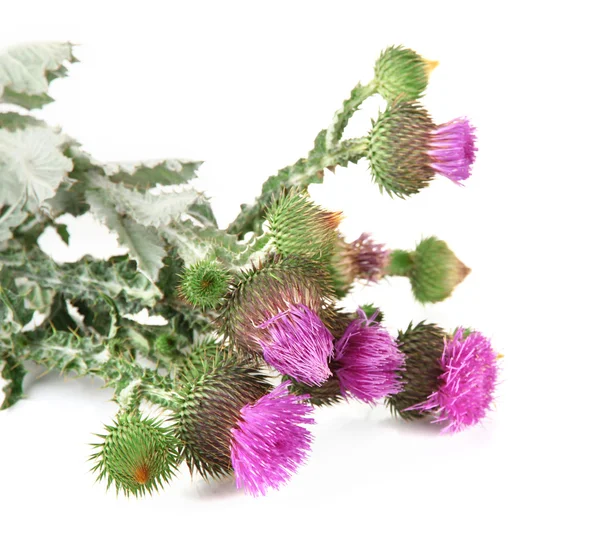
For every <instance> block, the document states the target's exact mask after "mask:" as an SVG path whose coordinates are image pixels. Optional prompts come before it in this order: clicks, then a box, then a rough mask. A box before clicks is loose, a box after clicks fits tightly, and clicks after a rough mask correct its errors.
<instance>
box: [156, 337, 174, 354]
mask: <svg viewBox="0 0 600 545" xmlns="http://www.w3.org/2000/svg"><path fill="white" fill-rule="evenodd" d="M154 350H155V351H156V352H157V353H158V354H159V355H161V356H165V357H172V356H174V355H176V354H177V353H178V352H179V350H178V347H177V337H176V336H175V335H171V334H170V333H163V334H162V335H159V336H158V337H156V339H155V341H154Z"/></svg>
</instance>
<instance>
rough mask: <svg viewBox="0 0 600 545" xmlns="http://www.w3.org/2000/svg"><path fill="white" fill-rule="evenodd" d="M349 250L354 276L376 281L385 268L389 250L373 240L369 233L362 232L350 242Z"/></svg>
mask: <svg viewBox="0 0 600 545" xmlns="http://www.w3.org/2000/svg"><path fill="white" fill-rule="evenodd" d="M350 247H351V252H352V254H353V258H354V259H353V261H354V264H355V269H356V277H357V278H362V279H364V280H368V281H370V282H377V281H379V280H380V279H381V277H382V276H383V274H384V271H385V269H386V268H387V265H388V262H389V257H390V252H389V250H387V249H386V248H385V245H384V244H379V243H377V242H375V241H374V240H373V239H372V238H371V235H369V234H368V233H363V234H362V235H360V236H359V237H358V238H357V239H356V240H355V241H354V242H352V243H351V245H350Z"/></svg>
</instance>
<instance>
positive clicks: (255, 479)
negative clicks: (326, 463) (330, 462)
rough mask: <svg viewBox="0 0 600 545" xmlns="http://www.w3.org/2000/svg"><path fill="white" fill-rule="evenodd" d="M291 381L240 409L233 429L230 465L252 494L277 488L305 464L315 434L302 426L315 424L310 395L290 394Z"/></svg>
mask: <svg viewBox="0 0 600 545" xmlns="http://www.w3.org/2000/svg"><path fill="white" fill-rule="evenodd" d="M290 384H291V383H290V381H289V380H288V381H285V382H282V383H281V384H280V385H279V386H277V387H276V388H275V389H274V390H273V391H272V392H270V393H268V394H267V395H265V396H263V397H261V398H260V399H259V400H258V401H256V402H255V403H251V404H248V405H246V406H244V407H243V408H242V410H241V411H240V417H239V420H238V422H237V424H236V426H235V427H234V428H233V429H232V430H231V464H232V466H233V469H234V472H235V482H236V485H237V487H238V488H245V489H246V491H247V492H249V493H250V494H252V495H253V496H258V495H264V494H265V493H266V492H267V489H269V488H274V489H278V488H279V486H280V485H281V484H283V483H285V482H287V481H288V480H289V479H290V477H291V476H292V475H293V474H294V472H295V471H296V470H297V469H298V467H299V466H300V465H301V464H302V463H304V461H305V460H306V457H307V455H308V453H309V451H310V446H311V442H312V434H311V433H310V432H309V431H308V430H307V429H305V428H304V427H303V425H305V424H314V423H315V421H314V420H313V419H312V418H310V417H309V415H310V414H311V413H312V411H313V407H312V406H310V405H309V404H307V403H304V402H305V401H306V400H307V399H308V398H309V397H310V396H308V395H300V396H297V395H294V394H290V393H288V387H289V386H290Z"/></svg>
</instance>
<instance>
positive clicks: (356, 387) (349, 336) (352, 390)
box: [332, 309, 404, 403]
mask: <svg viewBox="0 0 600 545" xmlns="http://www.w3.org/2000/svg"><path fill="white" fill-rule="evenodd" d="M357 314H358V316H359V318H358V319H356V320H353V321H352V322H351V323H350V325H349V326H348V328H347V329H346V331H345V332H344V334H343V335H342V336H341V337H340V338H339V339H338V340H337V341H336V343H335V353H334V360H335V362H334V363H333V364H332V367H333V369H334V370H335V374H336V376H337V378H338V380H339V382H340V387H341V390H342V393H343V394H344V395H346V396H347V395H349V394H351V395H353V396H354V397H356V398H357V399H360V400H361V401H365V402H367V403H374V402H375V401H376V400H378V399H380V398H382V397H385V396H387V395H390V394H393V393H397V392H399V391H400V390H401V389H402V384H401V382H400V380H399V376H398V374H399V372H400V371H401V370H402V368H403V367H404V356H403V354H402V353H401V352H400V351H399V350H398V348H397V346H396V341H395V340H394V339H393V338H392V336H391V335H390V334H389V333H388V332H387V331H386V330H385V329H384V328H383V327H382V326H381V325H380V324H378V323H377V322H375V320H374V317H371V318H367V316H366V315H365V313H364V312H363V311H362V310H361V309H358V311H357Z"/></svg>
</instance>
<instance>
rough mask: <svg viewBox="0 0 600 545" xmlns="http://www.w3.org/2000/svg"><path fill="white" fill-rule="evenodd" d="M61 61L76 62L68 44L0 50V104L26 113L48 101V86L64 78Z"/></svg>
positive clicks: (53, 43) (39, 44) (36, 45)
mask: <svg viewBox="0 0 600 545" xmlns="http://www.w3.org/2000/svg"><path fill="white" fill-rule="evenodd" d="M65 62H76V59H75V57H73V52H72V45H71V44H69V43H59V42H42V43H31V44H22V45H17V46H13V47H9V48H7V49H5V50H4V51H0V102H9V103H12V104H17V105H19V106H22V107H23V108H27V109H29V110H31V109H34V108H41V107H42V106H44V105H45V104H48V103H49V102H52V100H53V99H52V98H51V97H50V96H49V95H48V94H47V92H48V85H49V83H50V82H51V81H52V80H53V79H56V78H59V77H64V76H66V74H67V70H66V67H65V64H64V63H65Z"/></svg>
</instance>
